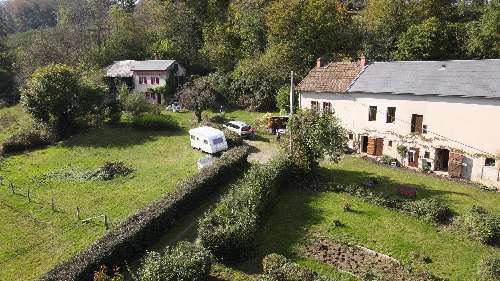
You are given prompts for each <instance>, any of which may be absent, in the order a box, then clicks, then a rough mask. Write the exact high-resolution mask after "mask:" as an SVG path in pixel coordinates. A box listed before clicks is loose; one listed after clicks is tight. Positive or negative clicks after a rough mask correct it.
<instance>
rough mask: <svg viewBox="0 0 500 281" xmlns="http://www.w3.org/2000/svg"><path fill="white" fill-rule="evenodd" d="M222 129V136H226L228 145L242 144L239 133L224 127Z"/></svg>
mask: <svg viewBox="0 0 500 281" xmlns="http://www.w3.org/2000/svg"><path fill="white" fill-rule="evenodd" d="M222 131H223V132H224V136H225V137H226V141H227V145H228V146H229V147H236V146H240V145H243V138H242V137H241V136H240V135H238V134H237V133H235V132H233V131H230V130H228V129H225V128H224V129H223V130H222Z"/></svg>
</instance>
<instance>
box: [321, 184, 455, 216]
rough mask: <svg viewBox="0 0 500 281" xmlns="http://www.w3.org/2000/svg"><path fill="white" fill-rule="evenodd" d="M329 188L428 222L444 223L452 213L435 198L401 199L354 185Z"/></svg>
mask: <svg viewBox="0 0 500 281" xmlns="http://www.w3.org/2000/svg"><path fill="white" fill-rule="evenodd" d="M330 190H332V191H335V192H345V193H349V194H351V195H353V196H356V197H359V198H361V199H362V200H363V201H365V202H368V203H371V204H375V205H379V206H382V207H386V208H389V209H393V210H396V211H402V212H406V213H408V214H410V215H412V216H415V217H417V218H419V219H422V220H424V221H426V222H429V223H435V224H440V223H445V222H446V221H447V220H448V219H449V218H450V217H451V216H452V215H453V214H452V211H451V210H450V208H449V207H448V206H446V204H444V203H443V202H441V201H439V200H437V199H433V198H431V199H427V198H426V199H420V200H414V201H411V200H403V199H399V198H388V197H386V196H384V194H382V193H380V192H374V191H372V190H369V189H366V188H363V187H360V186H355V185H340V184H339V185H333V186H331V187H330Z"/></svg>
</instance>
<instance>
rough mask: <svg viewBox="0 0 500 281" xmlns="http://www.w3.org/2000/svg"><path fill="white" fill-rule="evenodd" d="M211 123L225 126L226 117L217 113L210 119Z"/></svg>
mask: <svg viewBox="0 0 500 281" xmlns="http://www.w3.org/2000/svg"><path fill="white" fill-rule="evenodd" d="M208 121H209V122H212V123H217V124H224V122H226V115H225V114H224V113H216V114H214V115H212V116H210V117H209V118H208Z"/></svg>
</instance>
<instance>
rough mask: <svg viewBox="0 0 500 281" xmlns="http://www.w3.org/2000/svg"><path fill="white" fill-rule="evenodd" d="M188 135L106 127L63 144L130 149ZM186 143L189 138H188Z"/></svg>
mask: <svg viewBox="0 0 500 281" xmlns="http://www.w3.org/2000/svg"><path fill="white" fill-rule="evenodd" d="M182 135H187V133H186V131H184V130H181V129H178V130H175V131H166V130H164V131H145V130H137V129H134V128H132V127H129V126H120V127H104V128H95V129H90V130H88V131H87V132H84V133H81V134H78V135H75V136H73V137H71V138H69V139H67V140H65V141H64V142H63V143H62V146H63V147H69V148H73V147H94V148H111V147H129V146H134V145H141V144H144V143H147V142H151V141H155V140H157V139H158V138H160V137H172V136H182ZM186 141H188V138H187V137H186Z"/></svg>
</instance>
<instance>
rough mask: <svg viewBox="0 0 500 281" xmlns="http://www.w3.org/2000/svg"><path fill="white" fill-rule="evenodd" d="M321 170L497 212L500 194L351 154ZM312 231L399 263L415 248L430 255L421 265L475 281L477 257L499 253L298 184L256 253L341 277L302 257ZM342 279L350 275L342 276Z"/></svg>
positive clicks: (340, 178) (336, 177) (457, 206)
mask: <svg viewBox="0 0 500 281" xmlns="http://www.w3.org/2000/svg"><path fill="white" fill-rule="evenodd" d="M322 168H323V169H322V173H323V174H324V175H326V176H330V177H331V181H335V182H341V183H360V182H361V181H363V180H364V179H365V178H366V177H368V176H375V175H376V176H379V177H383V178H384V177H385V178H384V182H383V184H382V186H381V187H380V189H381V190H387V191H388V192H389V191H390V189H392V187H393V186H394V185H395V184H397V183H398V182H401V183H412V184H417V185H419V186H420V187H421V188H422V190H421V193H420V194H422V196H436V197H439V198H440V199H442V200H445V201H446V202H448V203H449V204H451V206H452V207H453V209H454V210H455V211H457V212H460V211H462V210H463V209H464V208H465V207H466V206H470V205H473V204H479V205H482V206H485V207H486V208H487V209H488V210H490V211H491V212H495V213H498V212H499V205H500V194H498V193H492V192H484V191H480V190H478V189H473V188H471V187H469V186H465V185H461V184H457V183H454V182H450V181H446V180H441V179H434V178H430V177H425V176H422V175H415V174H413V173H408V172H404V171H400V170H394V169H391V168H385V167H381V166H378V165H375V164H372V163H368V162H365V161H363V160H361V159H357V158H353V157H347V158H345V159H344V160H343V161H341V162H340V163H339V164H331V163H323V165H322ZM424 188H425V189H424ZM344 202H349V203H350V204H351V205H352V206H353V209H354V212H348V213H346V212H344V211H343V209H342V205H343V203H344ZM334 220H340V221H341V222H342V223H343V224H345V227H341V228H335V227H333V221H334ZM311 231H315V232H318V233H321V234H322V235H325V236H327V237H330V238H332V239H334V240H342V241H348V242H352V243H355V244H358V245H362V246H365V247H368V248H371V249H373V250H376V251H379V252H382V253H385V254H388V255H391V256H393V257H394V258H396V259H398V260H401V261H406V260H407V259H408V258H409V256H410V253H411V252H415V251H418V252H420V253H423V254H425V255H427V256H430V257H431V259H432V263H430V264H427V265H425V268H426V269H428V270H430V271H432V272H433V273H434V274H436V275H438V276H441V277H447V278H450V280H474V278H475V274H476V268H477V263H478V261H479V260H480V259H481V258H482V257H484V256H486V255H490V254H500V250H498V249H494V248H492V247H489V246H485V245H482V244H480V243H478V242H474V241H471V240H469V239H466V238H464V237H461V236H459V235H457V234H456V233H454V232H452V231H450V230H446V229H444V228H438V227H435V226H432V225H429V224H427V223H424V222H422V221H420V220H418V219H415V218H413V217H410V216H407V215H405V214H402V213H398V212H394V211H390V210H388V209H385V208H383V207H379V206H376V205H372V204H369V203H365V202H362V201H361V200H360V199H358V198H355V197H352V196H349V195H346V194H338V193H333V192H323V193H318V192H312V191H306V190H304V189H296V188H291V189H289V190H286V191H284V192H283V193H282V194H281V196H280V197H279V199H278V200H277V203H276V204H275V206H274V207H273V209H272V211H271V217H270V219H269V220H268V221H267V222H266V225H265V227H264V229H263V231H262V233H261V234H260V235H259V239H258V248H257V254H258V255H259V256H260V255H266V254H269V253H272V252H278V253H282V254H284V255H286V256H288V257H290V258H292V259H294V260H295V261H296V262H298V263H300V264H302V265H304V266H307V267H309V268H311V269H313V270H316V271H318V272H321V273H323V274H325V275H329V276H339V273H337V272H335V270H332V268H331V267H329V266H326V265H324V264H320V263H318V262H315V261H313V260H311V259H308V258H305V257H304V255H303V253H302V249H303V246H304V244H305V243H306V240H307V239H309V238H310V236H311V235H310V232H311ZM255 264H256V261H250V262H248V263H247V264H244V265H243V267H244V268H245V267H252V266H253V267H255ZM341 279H342V280H349V279H351V278H350V277H349V276H347V275H342V276H341Z"/></svg>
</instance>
